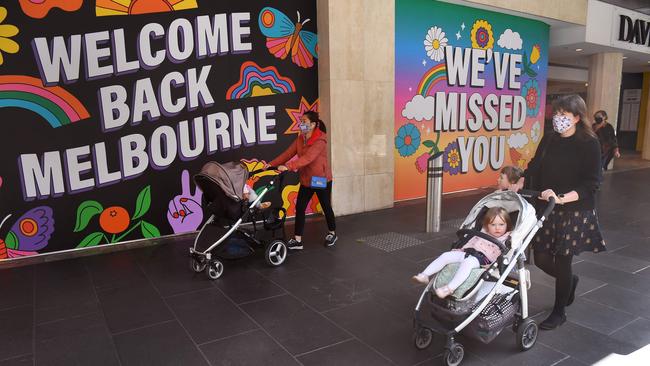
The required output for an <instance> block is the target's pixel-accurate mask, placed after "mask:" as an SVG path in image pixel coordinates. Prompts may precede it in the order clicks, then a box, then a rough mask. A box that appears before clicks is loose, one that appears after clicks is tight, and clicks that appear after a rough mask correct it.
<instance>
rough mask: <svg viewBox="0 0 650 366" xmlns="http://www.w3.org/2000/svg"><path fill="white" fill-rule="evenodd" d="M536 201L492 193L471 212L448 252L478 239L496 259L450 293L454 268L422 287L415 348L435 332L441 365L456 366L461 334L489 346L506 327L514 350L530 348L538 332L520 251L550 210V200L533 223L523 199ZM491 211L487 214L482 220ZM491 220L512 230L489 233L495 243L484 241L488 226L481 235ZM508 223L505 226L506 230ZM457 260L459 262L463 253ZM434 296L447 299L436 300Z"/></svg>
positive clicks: (508, 193) (524, 195)
mask: <svg viewBox="0 0 650 366" xmlns="http://www.w3.org/2000/svg"><path fill="white" fill-rule="evenodd" d="M539 195H540V192H533V191H524V190H521V191H519V192H518V193H515V192H512V191H497V192H494V193H491V194H489V195H487V196H486V197H484V198H482V199H481V200H480V201H479V202H478V203H477V204H476V205H475V206H474V207H473V208H472V210H471V211H470V213H469V215H468V216H467V217H466V218H465V221H464V222H463V224H462V225H461V227H460V230H458V232H457V235H458V240H457V241H456V242H454V244H452V248H454V249H456V248H467V247H466V245H467V244H469V243H470V241H472V240H473V238H476V237H480V238H481V239H484V240H486V241H488V242H490V243H492V244H494V245H495V246H496V247H497V248H498V252H495V253H498V254H497V258H496V260H495V261H493V262H491V264H489V265H487V266H484V267H478V266H477V267H476V268H470V274H469V276H466V275H463V276H462V277H466V278H467V279H466V280H465V281H464V282H463V281H460V282H462V284H460V286H458V287H457V288H455V290H454V291H453V292H451V287H453V286H455V284H453V283H452V284H451V285H450V284H449V281H452V279H453V278H454V277H455V276H456V275H455V273H456V270H457V269H458V267H459V264H458V263H450V264H447V265H445V266H444V267H443V268H442V269H440V270H439V271H438V272H437V274H436V275H435V276H434V277H433V278H432V279H431V281H430V282H428V283H427V285H426V286H425V288H424V290H423V291H422V293H421V295H420V298H419V300H418V302H417V304H416V306H415V313H414V325H415V334H414V341H415V347H416V348H418V349H425V348H427V347H428V346H429V345H430V344H431V343H432V341H433V337H434V331H435V332H436V333H438V334H442V335H444V336H445V337H446V342H445V352H444V356H443V363H444V364H446V365H458V364H460V363H461V361H462V359H463V356H464V353H465V351H464V348H463V346H462V344H460V343H459V342H458V341H457V340H456V337H457V336H458V335H459V334H460V333H461V332H462V334H463V335H465V336H467V337H469V338H474V339H477V340H479V341H481V342H483V343H489V342H491V341H492V340H493V339H494V338H495V337H497V336H498V335H499V334H500V333H501V331H502V330H503V329H505V328H506V327H509V326H512V329H513V330H514V331H515V333H516V342H517V345H518V347H519V349H521V350H524V351H525V350H528V349H531V348H532V347H533V346H534V345H535V342H536V340H537V332H538V326H537V323H535V321H534V320H533V319H532V318H530V317H529V316H528V288H529V286H530V275H529V272H528V270H527V269H526V268H525V264H524V258H525V256H524V251H525V250H526V248H527V247H528V246H529V245H530V242H531V240H532V238H533V236H534V235H535V233H536V232H537V230H539V228H541V227H542V224H543V222H544V221H545V220H546V218H547V217H548V215H549V213H550V212H551V210H553V207H554V205H555V201H554V200H553V199H551V200H549V204H548V206H547V207H546V209H545V210H544V212H542V213H541V215H540V216H539V217H537V215H536V211H535V208H534V207H533V206H532V205H531V204H530V203H528V201H526V198H528V199H531V198H534V197H539ZM493 209H496V210H493ZM502 210H503V211H506V212H507V214H508V215H509V216H506V215H505V214H504V213H503V211H502ZM491 211H492V212H493V213H492V214H488V212H491ZM491 215H494V216H492V217H493V219H489V217H490V216H491ZM486 217H488V219H486ZM497 217H500V221H505V223H506V227H509V226H511V227H512V228H511V229H510V228H506V229H505V230H503V234H500V232H501V231H499V232H494V231H493V235H499V236H501V238H496V237H494V236H493V235H490V229H489V226H488V227H487V231H488V233H485V232H482V231H481V229H482V228H483V229H485V223H486V222H495V221H499V220H497ZM508 219H510V220H511V225H508ZM507 230H511V231H510V233H509V235H505V231H507ZM500 239H505V241H501V240H500ZM464 250H466V249H464ZM460 254H461V255H462V257H463V258H461V259H464V256H465V253H463V252H460ZM486 256H487V255H486ZM475 263H476V262H475ZM479 263H480V262H479ZM485 267H487V268H485ZM434 269H437V268H434ZM425 272H427V271H426V270H425ZM416 277H417V276H416ZM420 279H421V280H423V281H420ZM426 279H428V276H427V273H424V277H423V278H422V277H421V278H418V279H417V280H418V282H425V281H426ZM445 286H449V287H450V289H449V292H451V294H448V293H447V291H445V293H439V291H436V290H437V289H439V288H441V287H445ZM440 295H448V296H444V298H442V297H443V296H440Z"/></svg>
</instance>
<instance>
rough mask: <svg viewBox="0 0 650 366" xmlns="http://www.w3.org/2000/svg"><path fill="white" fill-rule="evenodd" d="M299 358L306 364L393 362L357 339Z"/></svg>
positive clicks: (380, 363) (317, 365) (381, 363)
mask: <svg viewBox="0 0 650 366" xmlns="http://www.w3.org/2000/svg"><path fill="white" fill-rule="evenodd" d="M298 360H300V362H301V363H302V364H303V365H305V366H321V365H322V366H327V365H340V366H347V365H349V366H364V365H373V366H375V365H377V366H380V365H391V364H392V363H391V362H389V361H388V360H386V359H385V358H383V357H382V356H381V355H380V354H379V353H377V352H376V351H374V350H372V349H370V348H369V347H368V346H366V345H364V344H363V343H361V342H359V341H358V340H356V339H353V340H349V341H346V342H343V343H339V344H336V345H333V346H330V347H326V348H323V349H320V350H318V351H314V352H310V353H308V354H306V355H303V356H299V357H298Z"/></svg>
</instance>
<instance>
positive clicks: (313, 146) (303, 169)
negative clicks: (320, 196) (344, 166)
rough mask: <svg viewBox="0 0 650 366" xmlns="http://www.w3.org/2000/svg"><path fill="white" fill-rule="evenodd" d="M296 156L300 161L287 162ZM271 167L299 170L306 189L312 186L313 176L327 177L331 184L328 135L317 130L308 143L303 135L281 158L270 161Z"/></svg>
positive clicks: (302, 183)
mask: <svg viewBox="0 0 650 366" xmlns="http://www.w3.org/2000/svg"><path fill="white" fill-rule="evenodd" d="M296 154H297V155H298V159H296V160H293V161H290V162H287V161H289V160H290V159H291V158H293V157H294V155H296ZM269 165H271V166H278V165H286V166H287V168H289V169H290V170H293V171H296V170H297V171H298V175H299V176H300V184H301V185H303V186H305V187H310V186H311V177H313V176H317V177H326V178H327V181H328V182H331V181H332V168H331V167H330V164H329V162H328V161H327V134H326V133H324V132H322V131H321V130H319V129H315V130H314V132H312V134H311V137H310V138H309V140H307V141H305V138H304V136H303V135H302V134H300V135H298V137H297V138H296V141H295V142H294V143H292V144H291V145H289V147H288V148H287V150H285V151H284V152H283V153H282V154H280V156H278V157H277V158H275V159H273V160H272V161H270V162H269Z"/></svg>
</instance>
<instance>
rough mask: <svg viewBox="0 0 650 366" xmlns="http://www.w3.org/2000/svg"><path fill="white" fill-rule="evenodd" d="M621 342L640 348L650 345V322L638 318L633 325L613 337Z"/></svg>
mask: <svg viewBox="0 0 650 366" xmlns="http://www.w3.org/2000/svg"><path fill="white" fill-rule="evenodd" d="M611 337H612V338H614V339H617V340H619V341H621V342H626V343H630V344H632V345H634V346H636V347H638V348H643V347H646V346H647V345H648V344H650V320H648V319H642V318H637V319H635V320H634V321H633V322H632V323H630V324H628V325H626V326H625V327H623V328H621V329H619V330H617V331H616V332H614V333H613V334H612V335H611Z"/></svg>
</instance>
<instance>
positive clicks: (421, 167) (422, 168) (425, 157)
mask: <svg viewBox="0 0 650 366" xmlns="http://www.w3.org/2000/svg"><path fill="white" fill-rule="evenodd" d="M430 157H431V155H429V153H424V154H422V155H420V156H419V157H418V158H417V159H415V168H417V170H418V173H424V172H426V171H427V164H428V161H429V158H430Z"/></svg>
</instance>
